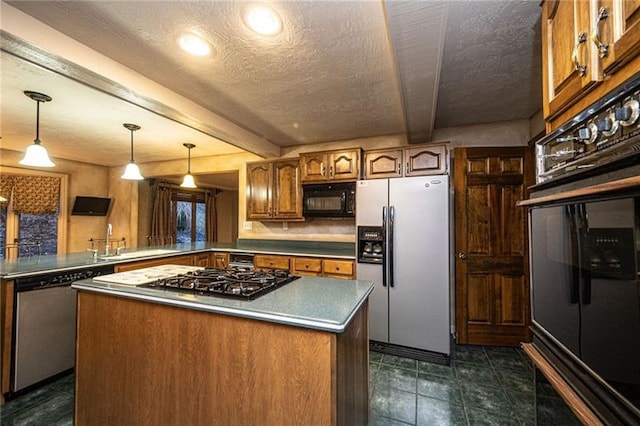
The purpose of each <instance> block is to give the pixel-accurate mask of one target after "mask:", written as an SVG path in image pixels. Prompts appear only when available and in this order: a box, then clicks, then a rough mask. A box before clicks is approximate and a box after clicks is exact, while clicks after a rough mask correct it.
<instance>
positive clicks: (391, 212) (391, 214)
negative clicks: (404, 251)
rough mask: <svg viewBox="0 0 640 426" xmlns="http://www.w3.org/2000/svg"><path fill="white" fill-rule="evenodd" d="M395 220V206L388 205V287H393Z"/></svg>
mask: <svg viewBox="0 0 640 426" xmlns="http://www.w3.org/2000/svg"><path fill="white" fill-rule="evenodd" d="M394 221H395V208H394V207H393V206H391V207H389V287H393V227H394V226H395V225H394Z"/></svg>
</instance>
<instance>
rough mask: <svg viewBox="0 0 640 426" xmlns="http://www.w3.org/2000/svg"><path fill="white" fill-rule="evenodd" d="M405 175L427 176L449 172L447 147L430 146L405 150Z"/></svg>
mask: <svg viewBox="0 0 640 426" xmlns="http://www.w3.org/2000/svg"><path fill="white" fill-rule="evenodd" d="M404 158H405V160H404V161H405V163H406V167H405V171H404V175H405V176H407V177H409V176H427V175H439V174H442V173H446V172H447V145H444V144H442V145H430V146H422V147H416V148H407V149H405V150H404Z"/></svg>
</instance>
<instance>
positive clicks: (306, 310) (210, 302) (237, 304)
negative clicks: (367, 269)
mask: <svg viewBox="0 0 640 426" xmlns="http://www.w3.org/2000/svg"><path fill="white" fill-rule="evenodd" d="M72 287H73V288H75V289H77V290H79V291H88V292H94V293H101V294H107V295H111V296H116V297H124V298H129V299H135V300H140V301H145V302H149V303H157V304H164V305H170V306H177V307H182V308H186V309H195V310H200V311H207V312H213V313H219V314H225V315H231V316H237V317H243V318H251V319H256V320H260V321H267V322H273V323H280V324H287V325H292V326H296V327H303V328H311V329H315V330H321V331H328V332H333V333H341V332H343V331H344V330H345V328H346V327H347V325H348V324H349V322H350V321H351V319H352V317H353V316H354V315H355V313H356V312H357V311H358V310H359V309H360V307H361V306H362V304H363V303H365V301H366V300H367V298H368V296H369V294H370V293H371V291H372V290H373V283H372V282H370V281H358V280H343V279H334V278H322V277H310V276H303V277H301V278H299V279H297V280H295V281H293V282H291V283H289V284H286V285H284V286H282V287H280V288H278V289H276V290H274V291H271V292H269V293H267V294H265V295H262V296H260V297H258V298H256V299H254V300H249V301H247V300H238V299H229V298H225V297H216V296H203V295H196V294H191V293H180V292H176V291H171V290H162V289H157V288H145V287H139V286H138V287H136V286H128V285H119V284H109V283H104V282H99V281H95V280H93V279H86V280H81V281H77V282H75V283H74V284H73V285H72Z"/></svg>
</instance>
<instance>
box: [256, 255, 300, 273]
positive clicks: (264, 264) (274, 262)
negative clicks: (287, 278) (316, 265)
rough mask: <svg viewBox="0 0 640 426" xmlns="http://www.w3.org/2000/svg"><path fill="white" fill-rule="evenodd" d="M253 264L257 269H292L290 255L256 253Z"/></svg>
mask: <svg viewBox="0 0 640 426" xmlns="http://www.w3.org/2000/svg"><path fill="white" fill-rule="evenodd" d="M253 266H254V267H255V268H256V269H291V258H290V257H289V256H278V255H271V254H256V255H255V256H254V257H253Z"/></svg>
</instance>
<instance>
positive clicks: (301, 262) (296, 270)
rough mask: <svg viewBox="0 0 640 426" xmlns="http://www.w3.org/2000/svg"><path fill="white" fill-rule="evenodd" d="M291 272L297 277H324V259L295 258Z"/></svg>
mask: <svg viewBox="0 0 640 426" xmlns="http://www.w3.org/2000/svg"><path fill="white" fill-rule="evenodd" d="M291 272H292V273H293V274H295V275H313V276H317V277H319V276H321V275H322V259H317V258H314V257H294V258H293V259H292V261H291Z"/></svg>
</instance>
